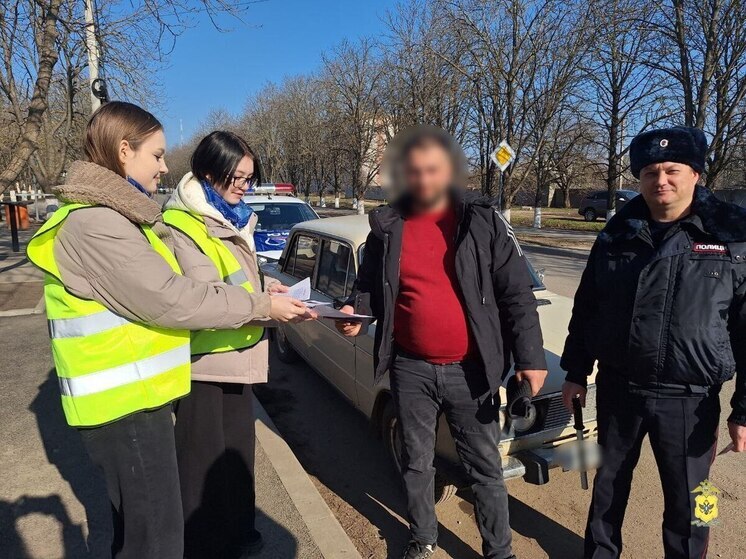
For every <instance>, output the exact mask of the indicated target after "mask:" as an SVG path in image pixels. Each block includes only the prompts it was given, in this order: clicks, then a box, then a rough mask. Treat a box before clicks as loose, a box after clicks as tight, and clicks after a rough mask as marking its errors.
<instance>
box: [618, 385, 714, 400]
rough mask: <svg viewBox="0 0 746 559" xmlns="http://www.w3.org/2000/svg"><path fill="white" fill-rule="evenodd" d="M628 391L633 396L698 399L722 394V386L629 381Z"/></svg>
mask: <svg viewBox="0 0 746 559" xmlns="http://www.w3.org/2000/svg"><path fill="white" fill-rule="evenodd" d="M627 387H628V390H629V391H630V392H631V393H633V394H641V395H643V396H644V395H651V396H656V397H671V398H686V397H691V398H697V397H702V396H709V395H710V394H713V393H714V394H718V393H720V388H721V387H720V385H713V386H702V385H698V384H671V383H663V382H659V383H644V384H641V383H637V382H632V381H627Z"/></svg>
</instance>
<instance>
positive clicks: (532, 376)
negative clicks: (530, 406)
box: [515, 369, 547, 397]
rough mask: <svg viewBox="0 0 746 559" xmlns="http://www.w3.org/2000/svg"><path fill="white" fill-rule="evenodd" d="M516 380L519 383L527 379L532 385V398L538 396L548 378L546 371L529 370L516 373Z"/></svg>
mask: <svg viewBox="0 0 746 559" xmlns="http://www.w3.org/2000/svg"><path fill="white" fill-rule="evenodd" d="M515 378H516V380H517V381H518V382H521V381H522V380H523V379H526V380H527V381H528V383H529V384H530V385H531V396H532V397H533V396H536V395H537V394H538V393H539V390H541V387H542V386H544V381H545V380H546V378H547V371H546V369H537V370H528V371H516V372H515Z"/></svg>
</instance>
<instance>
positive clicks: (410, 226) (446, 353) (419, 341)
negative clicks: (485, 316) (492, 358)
mask: <svg viewBox="0 0 746 559" xmlns="http://www.w3.org/2000/svg"><path fill="white" fill-rule="evenodd" d="M457 225H458V221H457V216H456V212H455V211H453V210H452V209H451V210H447V211H446V212H442V213H438V214H425V215H418V216H410V217H408V218H407V219H406V220H405V221H404V234H403V238H402V250H401V261H400V265H399V295H398V297H397V299H396V307H395V309H394V341H395V342H396V344H397V345H398V346H399V347H401V348H402V349H403V350H405V351H407V352H409V353H413V354H415V355H417V356H419V357H422V358H423V359H425V360H427V361H430V362H431V363H440V364H442V363H452V362H454V361H462V360H463V359H464V358H465V357H466V356H467V355H468V354H469V353H470V349H471V348H470V346H471V343H472V342H471V333H470V331H469V325H468V323H467V318H466V312H465V309H464V304H463V298H462V296H461V289H460V287H459V285H458V280H457V278H456V239H455V237H456V228H457Z"/></svg>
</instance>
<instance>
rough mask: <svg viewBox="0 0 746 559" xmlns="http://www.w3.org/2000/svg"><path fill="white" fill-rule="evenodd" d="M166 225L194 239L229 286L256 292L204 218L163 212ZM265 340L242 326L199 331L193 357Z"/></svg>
mask: <svg viewBox="0 0 746 559" xmlns="http://www.w3.org/2000/svg"><path fill="white" fill-rule="evenodd" d="M163 221H165V222H166V223H167V224H168V225H170V226H171V227H173V228H174V229H178V230H179V231H181V232H182V233H184V234H185V235H186V236H187V237H189V238H190V239H192V241H194V243H195V244H196V245H197V247H198V248H199V249H200V251H202V253H203V254H204V255H205V256H207V257H208V258H209V259H210V260H211V261H212V263H213V264H215V267H216V268H217V270H218V273H219V274H220V277H221V278H222V279H223V281H224V282H225V283H227V284H228V285H239V286H241V287H243V288H244V289H245V290H246V291H248V292H249V293H253V292H254V287H253V286H252V285H251V282H250V281H249V278H248V277H247V276H246V272H244V271H243V268H241V264H240V263H239V261H238V259H237V258H236V257H235V256H234V255H233V253H232V252H231V251H230V249H229V248H228V247H227V246H225V243H223V241H222V240H220V239H218V238H216V237H211V236H210V235H209V233H208V232H207V224H205V220H204V218H203V217H202V216H200V215H196V214H193V213H190V212H187V211H184V210H177V209H170V210H166V211H165V212H163ZM263 336H264V328H261V327H259V326H241V327H240V328H236V329H228V330H214V329H209V330H195V331H193V332H192V355H205V354H207V353H223V352H226V351H235V350H237V349H244V348H247V347H251V346H253V345H256V344H257V343H259V342H260V341H261V340H262V337H263Z"/></svg>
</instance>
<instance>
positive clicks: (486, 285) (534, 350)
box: [349, 192, 546, 392]
mask: <svg viewBox="0 0 746 559" xmlns="http://www.w3.org/2000/svg"><path fill="white" fill-rule="evenodd" d="M453 196H454V200H453V202H454V204H455V206H456V209H457V212H458V221H459V223H458V228H457V233H456V274H457V276H458V280H459V286H460V288H461V292H462V295H463V298H464V304H465V305H466V314H467V318H468V322H469V327H470V328H471V332H472V334H473V336H474V340H475V342H476V345H477V348H478V350H479V355H480V357H481V358H482V361H483V363H484V365H485V371H486V374H487V380H488V382H489V384H490V388H491V389H492V390H493V392H494V391H497V389H498V387H499V386H500V384H501V382H502V378H503V375H504V374H505V373H507V369H508V367H509V365H510V353H511V352H512V354H513V357H514V359H515V365H516V369H519V370H520V369H523V370H528V369H546V361H545V357H544V348H543V345H544V344H543V340H542V336H541V327H540V325H539V316H538V314H537V312H536V298H535V297H534V294H533V291H532V279H531V275H530V274H529V272H528V267H527V264H526V261H525V257H524V256H523V252H522V251H521V249H520V247H519V245H518V243H517V241H516V239H515V235H514V234H513V231H512V229H510V226H509V225H508V224H507V223H506V222H505V220H503V219H502V216H501V215H500V213H499V211H498V210H497V208H496V207H494V206H493V204H492V202H491V201H490V200H488V199H485V198H482V197H476V196H472V195H471V194H470V193H460V192H454V194H453ZM407 207H408V201H407V199H406V198H404V199H402V200H400V201H399V202H398V203H395V204H392V205H387V206H380V207H378V208H376V209H375V210H373V211H372V212H371V213H370V226H371V232H370V234H369V235H368V238H367V240H366V243H365V256H364V258H363V262H362V265H361V266H360V270H359V272H358V278H357V281H356V283H355V287H354V289H353V293H352V295H351V297H350V300H349V301H350V304H353V305H354V306H355V309H356V311H357V312H359V313H364V314H370V315H373V316H375V317H376V320H377V328H376V338H375V346H374V347H375V349H374V361H375V380H376V381H378V380H380V378H381V376H383V374H384V373H385V372H386V370H387V369H388V368H389V366H390V364H391V360H392V357H393V347H392V346H393V330H394V305H395V302H396V297H397V294H398V292H399V258H400V255H401V244H402V231H403V224H404V219H405V216H406V214H407ZM506 345H507V350H506Z"/></svg>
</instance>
